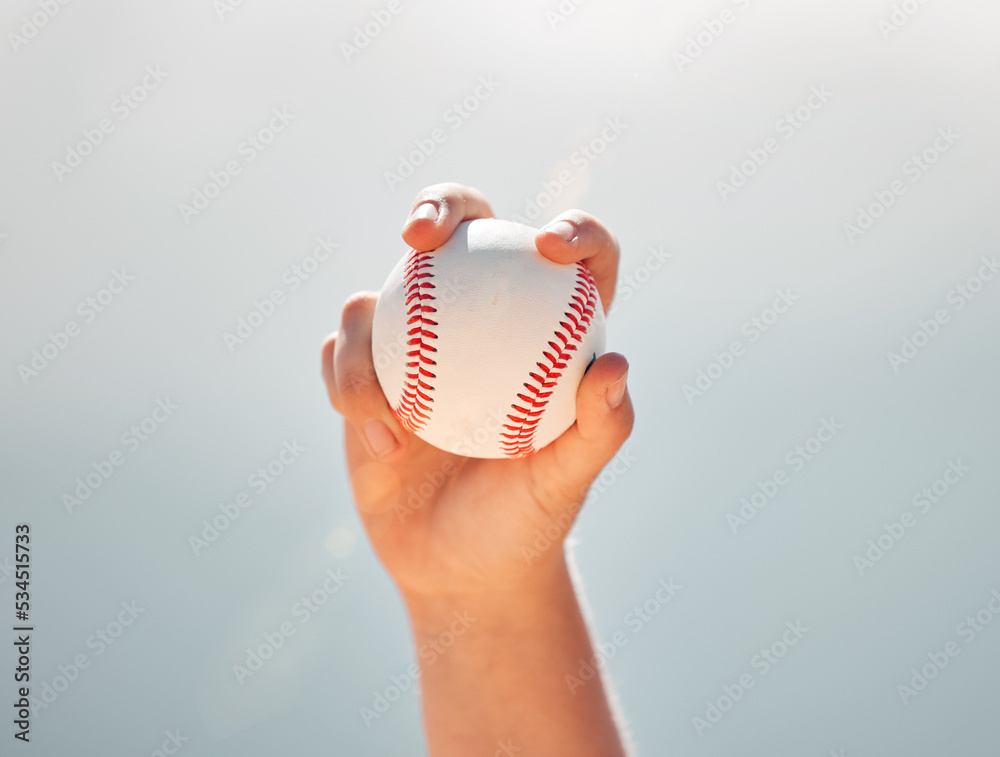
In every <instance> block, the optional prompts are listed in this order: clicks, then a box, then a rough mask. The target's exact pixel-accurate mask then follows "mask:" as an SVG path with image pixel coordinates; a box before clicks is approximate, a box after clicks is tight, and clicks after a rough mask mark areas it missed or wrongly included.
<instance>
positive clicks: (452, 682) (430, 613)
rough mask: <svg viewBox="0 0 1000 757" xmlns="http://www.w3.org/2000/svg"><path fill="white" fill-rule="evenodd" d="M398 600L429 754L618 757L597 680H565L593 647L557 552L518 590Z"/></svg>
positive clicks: (444, 756)
mask: <svg viewBox="0 0 1000 757" xmlns="http://www.w3.org/2000/svg"><path fill="white" fill-rule="evenodd" d="M553 551H555V550H553ZM406 603H407V607H408V609H409V613H410V619H411V623H412V625H413V630H414V635H415V642H416V645H417V650H418V656H419V662H420V671H421V675H420V688H421V696H422V700H423V701H422V704H423V712H424V722H425V726H426V730H427V738H428V742H429V744H430V753H431V755H432V757H469V755H482V756H483V757H491V756H492V755H495V754H497V753H499V754H505V753H508V752H505V751H504V749H503V748H504V746H507V747H508V750H510V751H514V750H516V754H517V755H518V757H532V755H544V756H545V757H557V756H558V755H574V757H590V756H591V755H593V756H594V757H598V756H599V757H618V756H620V755H624V750H623V748H622V744H621V739H620V736H619V734H618V731H617V728H616V726H615V723H614V720H613V717H612V713H611V708H610V707H609V704H608V700H607V696H606V694H605V691H604V687H603V685H602V684H601V680H600V676H595V677H594V678H592V679H591V680H590V681H588V682H587V683H586V685H583V686H579V685H574V686H571V685H569V684H568V683H567V676H570V677H573V679H575V677H576V676H578V674H579V670H580V667H581V660H585V661H586V662H587V663H588V664H592V663H593V657H594V653H593V648H592V646H591V643H590V638H589V635H588V632H587V627H586V624H585V622H584V619H583V616H582V613H581V611H580V605H579V602H578V600H577V597H576V593H575V591H574V588H573V584H572V581H571V579H570V575H569V571H568V568H567V565H566V562H565V559H564V558H563V556H562V554H561V551H560V553H559V554H557V555H554V556H553V557H552V558H551V559H549V560H548V561H547V562H545V563H544V564H539V565H537V570H535V571H533V572H532V578H531V582H530V583H529V584H527V585H525V586H523V587H521V588H519V589H518V590H516V591H508V592H503V593H495V594H489V595H474V596H457V597H434V598H431V597H407V598H406ZM573 679H571V680H573ZM511 748H513V749H511Z"/></svg>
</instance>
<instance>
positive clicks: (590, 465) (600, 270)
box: [322, 184, 634, 757]
mask: <svg viewBox="0 0 1000 757" xmlns="http://www.w3.org/2000/svg"><path fill="white" fill-rule="evenodd" d="M491 217H493V213H492V211H491V210H490V206H489V204H488V202H487V201H486V198H485V197H484V196H483V195H482V194H481V193H480V192H479V191H478V190H475V189H472V188H469V187H464V186H461V185H458V184H438V185H434V186H431V187H428V188H426V189H424V190H422V191H421V192H420V193H418V194H417V197H416V199H415V200H414V202H413V206H412V208H411V214H410V217H409V219H408V220H407V222H406V224H405V225H404V226H403V239H404V241H405V242H406V243H407V244H408V245H410V246H411V247H413V248H414V249H417V250H421V251H429V250H433V249H436V248H437V247H439V246H440V245H441V244H442V243H444V242H445V241H446V240H447V239H448V238H449V237H450V236H451V235H452V233H453V232H454V230H455V228H456V227H457V226H458V224H459V223H461V222H462V221H464V220H470V219H474V218H491ZM535 245H536V247H537V249H538V251H539V252H540V253H541V254H542V255H544V256H545V257H547V258H549V259H551V260H553V261H555V262H558V263H565V264H569V263H573V262H576V261H579V260H582V261H584V262H585V263H586V264H587V265H588V266H589V267H590V269H591V271H592V272H593V274H594V277H595V279H596V281H597V287H598V291H599V292H600V295H601V300H602V302H603V304H604V308H605V312H606V311H607V309H608V308H609V307H610V305H611V301H612V297H613V295H614V288H615V281H616V277H617V272H618V258H619V252H618V243H617V240H616V239H615V237H614V235H613V234H612V233H611V232H610V231H609V230H608V229H607V228H606V227H605V226H604V225H603V224H601V223H600V222H599V221H598V220H597V219H596V218H593V217H592V216H590V215H588V214H586V213H584V212H582V211H579V210H572V211H568V212H566V213H563V214H561V215H560V216H558V217H557V218H555V219H553V221H551V222H550V223H549V224H548V226H546V228H545V229H543V230H542V231H540V232H539V234H538V236H537V237H536V239H535ZM375 301H376V294H375V293H372V292H360V293H358V294H355V295H354V296H352V297H351V298H350V299H349V300H348V301H347V303H346V304H345V305H344V309H343V315H342V320H341V326H340V330H339V331H338V332H336V333H334V334H332V335H331V336H330V337H328V338H327V340H326V342H325V343H324V345H323V352H322V361H323V379H324V381H325V383H326V387H327V391H328V393H329V396H330V402H331V403H332V404H333V406H334V408H336V410H337V411H338V412H340V413H341V414H342V415H343V416H344V419H345V423H344V429H345V446H346V451H347V466H348V469H349V472H350V476H351V485H352V489H353V492H354V497H355V500H356V502H357V506H358V511H359V513H360V516H361V519H362V521H363V523H364V526H365V529H366V530H367V532H368V536H369V539H370V540H371V543H372V546H373V548H374V549H375V552H376V554H377V555H378V557H379V559H380V560H381V561H382V564H383V565H384V566H385V568H386V570H387V571H388V572H389V574H390V576H391V577H392V579H393V580H394V581H395V583H396V585H397V586H398V588H399V591H400V593H401V594H402V597H403V601H404V604H405V606H406V609H407V612H408V614H409V618H410V624H411V626H412V629H413V634H414V642H415V648H416V649H418V650H419V649H421V648H422V647H423V648H424V649H437V650H440V651H441V653H440V654H438V653H436V652H435V653H434V654H433V655H431V654H426V655H418V661H419V663H420V691H421V698H422V707H423V716H424V725H425V730H426V736H427V742H428V747H429V751H430V754H431V755H432V756H433V757H469V755H482V757H490V756H491V755H495V754H508V753H509V754H517V755H518V756H519V757H531V756H532V755H544V756H545V757H553V756H554V755H574V757H591V756H593V757H624V755H625V749H624V747H623V743H622V738H621V735H620V734H619V731H618V728H617V726H616V724H615V721H614V719H613V717H612V711H611V707H610V706H609V702H608V695H607V692H606V691H605V688H604V686H603V684H602V682H601V679H600V677H599V676H596V677H593V678H592V679H591V680H589V681H587V682H586V683H585V685H582V686H576V687H572V690H571V687H570V686H569V685H568V684H567V680H566V677H567V676H574V677H576V676H578V675H579V671H580V667H581V661H587V662H592V661H593V658H594V649H593V645H592V643H591V640H590V636H589V633H588V630H587V626H586V623H585V621H584V618H583V614H582V613H581V610H580V604H579V600H578V597H577V589H576V588H575V587H574V584H573V581H572V580H571V575H570V570H569V567H568V565H567V561H566V555H565V552H564V549H563V538H564V537H565V534H566V532H567V530H568V529H569V526H570V524H571V523H572V521H573V519H574V518H575V517H576V515H577V513H578V512H579V510H580V507H581V505H582V502H583V499H584V497H585V495H586V492H587V488H588V486H589V485H590V484H591V483H592V482H593V480H594V479H595V478H596V477H597V475H598V474H599V473H600V472H601V470H602V468H603V467H604V466H605V465H606V464H607V463H608V462H610V461H611V459H612V458H613V457H614V455H615V454H616V452H617V451H618V449H619V448H620V447H621V445H622V444H623V443H624V442H625V440H626V439H627V438H628V436H629V434H630V433H631V430H632V424H633V419H634V413H633V409H632V402H631V399H630V398H629V393H628V389H627V386H626V379H627V375H628V363H627V362H626V360H625V358H624V357H622V356H621V355H619V354H616V353H608V354H605V355H602V356H601V357H599V358H598V359H597V360H596V361H595V362H594V363H593V365H592V366H591V367H590V369H589V370H588V371H587V373H586V375H585V376H584V378H583V381H582V382H581V384H580V387H579V389H578V391H577V398H576V405H577V420H576V423H575V424H574V425H573V426H572V427H571V428H570V429H569V430H567V431H566V432H565V433H564V434H563V435H562V436H561V437H559V438H558V439H556V440H555V441H554V442H552V443H551V444H550V445H548V446H547V447H545V448H544V449H542V450H540V451H539V452H538V453H536V454H534V455H532V456H529V457H526V458H522V459H517V460H511V459H502V460H482V459H472V458H464V457H459V456H457V455H453V454H450V453H448V452H444V451H442V450H439V449H437V448H435V447H432V446H430V445H429V444H427V443H425V442H423V441H422V440H421V439H419V438H417V437H416V436H414V435H412V434H410V433H408V432H407V431H406V430H405V429H404V428H403V427H402V426H401V425H400V423H399V421H398V420H397V419H396V417H395V416H394V415H393V412H392V409H391V407H390V403H389V401H388V400H387V399H386V397H385V395H384V394H383V393H382V390H381V388H380V386H379V384H378V381H377V380H376V379H375V372H374V363H373V358H372V348H371V329H372V316H373V313H374V308H375ZM428 481H431V482H434V483H436V484H437V485H435V486H433V491H432V492H431V493H430V494H429V496H426V497H424V496H421V497H418V498H415V499H414V498H413V497H412V496H410V495H409V494H408V493H409V492H411V490H412V491H419V490H420V487H421V485H422V484H424V485H425V486H424V489H423V491H424V492H425V493H426V492H427V491H428V489H429V488H431V487H429V486H427V485H426V484H427V483H428ZM546 529H548V534H549V536H552V535H553V534H555V533H556V532H558V535H557V536H556V538H555V539H552V540H551V546H550V547H546V548H544V549H541V550H536V549H535V547H534V546H533V545H536V544H537V543H538V542H537V539H538V536H539V532H541V533H543V534H544V533H545V532H546ZM542 544H544V542H542ZM457 618H464V619H465V620H464V621H463V622H462V623H460V622H458V621H457V620H456V619H457ZM470 618H471V619H474V620H472V622H470V621H469V619H470ZM449 642H450V643H449ZM424 645H426V646H424Z"/></svg>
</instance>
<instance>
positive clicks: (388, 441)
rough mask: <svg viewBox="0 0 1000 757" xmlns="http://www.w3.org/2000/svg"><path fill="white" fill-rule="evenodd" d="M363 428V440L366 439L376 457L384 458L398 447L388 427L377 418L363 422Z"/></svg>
mask: <svg viewBox="0 0 1000 757" xmlns="http://www.w3.org/2000/svg"><path fill="white" fill-rule="evenodd" d="M363 428H364V430H365V438H367V439H368V443H369V444H370V445H371V448H372V450H373V451H374V452H375V456H376V457H385V456H386V455H388V454H389V453H390V452H392V451H393V450H394V449H396V447H398V446H399V443H398V442H397V441H396V437H395V436H393V435H392V432H391V431H390V430H389V427H388V426H386V425H385V424H384V423H383V422H382V421H380V420H379V419H378V418H369V419H368V420H366V421H365V423H364V426H363Z"/></svg>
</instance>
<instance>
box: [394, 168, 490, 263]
mask: <svg viewBox="0 0 1000 757" xmlns="http://www.w3.org/2000/svg"><path fill="white" fill-rule="evenodd" d="M492 217H493V211H492V210H491V209H490V204H489V203H488V202H487V201H486V196H485V195H483V193H482V192H480V191H479V190H478V189H473V188H472V187H465V186H462V185H461V184H453V183H447V184H434V185H433V186H430V187H427V188H426V189H422V190H420V192H419V193H418V194H417V197H416V199H415V200H414V201H413V205H412V206H411V208H410V217H409V219H408V220H407V221H406V223H405V224H404V225H403V241H405V242H406V243H407V244H408V245H410V247H412V248H413V249H415V250H418V251H420V252H429V251H431V250H436V249H437V248H438V247H440V246H441V245H443V244H444V243H445V242H447V241H448V240H449V239H450V238H451V235H452V234H453V233H454V232H455V227H456V226H458V225H459V224H460V223H462V221H470V220H472V219H473V218H492Z"/></svg>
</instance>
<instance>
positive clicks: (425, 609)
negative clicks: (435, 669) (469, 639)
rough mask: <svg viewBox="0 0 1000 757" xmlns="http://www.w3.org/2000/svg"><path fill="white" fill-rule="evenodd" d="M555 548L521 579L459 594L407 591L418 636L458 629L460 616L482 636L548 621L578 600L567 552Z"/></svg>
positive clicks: (406, 598) (411, 615) (408, 609)
mask: <svg viewBox="0 0 1000 757" xmlns="http://www.w3.org/2000/svg"><path fill="white" fill-rule="evenodd" d="M552 552H553V554H551V555H546V557H545V559H543V560H541V561H539V562H537V563H535V564H533V565H532V566H531V568H530V569H529V570H527V571H525V572H524V573H523V574H522V575H521V576H520V577H518V579H517V580H514V581H505V582H504V583H503V584H502V585H496V586H483V587H482V588H478V589H476V590H474V591H462V592H454V593H451V592H448V593H439V592H419V591H412V590H411V591H403V592H402V593H403V601H404V603H405V605H406V609H407V612H408V614H409V617H410V623H411V625H412V626H413V631H414V634H415V635H416V636H417V637H418V639H419V638H422V637H427V636H431V637H433V636H437V635H440V634H442V633H445V632H447V631H449V630H451V631H452V632H454V629H453V628H452V626H454V625H456V623H457V621H458V619H462V621H463V622H464V623H466V624H467V623H469V622H470V619H473V620H471V622H474V623H475V625H476V627H477V635H492V634H490V632H491V631H495V632H497V633H509V632H510V631H511V630H513V629H517V628H524V629H528V628H531V627H533V626H537V625H538V624H539V623H544V622H545V618H546V616H547V615H549V614H550V613H551V612H552V610H553V609H554V608H555V607H559V606H562V605H564V604H565V603H566V602H567V601H572V602H575V592H574V590H573V584H572V579H571V578H570V573H569V567H568V565H567V564H566V558H565V555H564V553H563V551H562V550H561V549H559V550H553V551H552Z"/></svg>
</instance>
